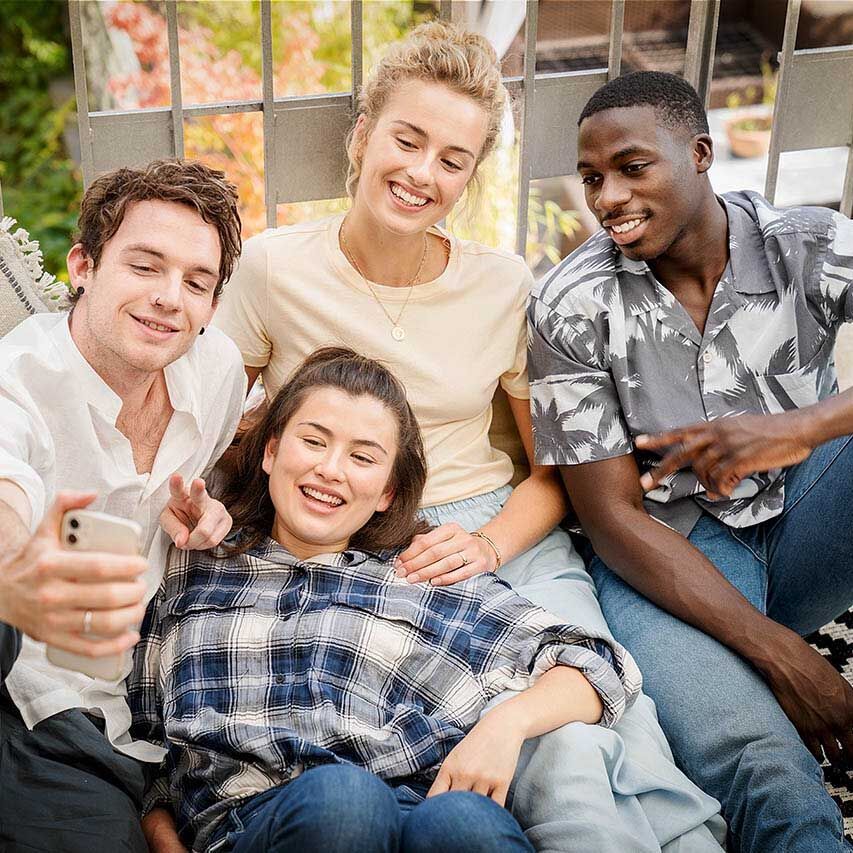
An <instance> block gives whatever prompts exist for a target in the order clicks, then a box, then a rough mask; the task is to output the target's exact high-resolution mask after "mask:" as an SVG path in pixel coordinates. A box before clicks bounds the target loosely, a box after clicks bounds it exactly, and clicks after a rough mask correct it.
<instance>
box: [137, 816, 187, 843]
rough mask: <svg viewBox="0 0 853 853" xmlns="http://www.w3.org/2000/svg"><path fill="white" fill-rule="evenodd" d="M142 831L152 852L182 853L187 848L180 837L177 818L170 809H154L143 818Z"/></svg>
mask: <svg viewBox="0 0 853 853" xmlns="http://www.w3.org/2000/svg"><path fill="white" fill-rule="evenodd" d="M142 833H143V834H144V835H145V840H146V841H147V842H148V848H149V850H151V851H152V853H181V851H185V850H186V848H185V847H184V845H183V844H182V843H181V841H180V839H179V838H178V833H177V830H176V829H175V819H174V817H172V813H171V812H170V811H169V810H168V809H164V808H156V809H152V810H151V811H150V812H149V813H148V814H147V815H145V817H144V818H142Z"/></svg>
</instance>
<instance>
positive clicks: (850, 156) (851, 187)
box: [0, 145, 853, 218]
mask: <svg viewBox="0 0 853 853" xmlns="http://www.w3.org/2000/svg"><path fill="white" fill-rule="evenodd" d="M2 203H3V199H2V198H0V216H2V215H3V208H2ZM838 209H839V210H840V211H841V212H842V213H843V214H844V215H845V216H846V217H848V218H849V217H853V145H851V146H850V149H849V151H848V152H847V169H846V170H845V172H844V185H843V187H842V190H841V204H840V206H839V208H838Z"/></svg>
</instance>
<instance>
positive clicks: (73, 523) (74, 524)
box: [68, 518, 80, 530]
mask: <svg viewBox="0 0 853 853" xmlns="http://www.w3.org/2000/svg"><path fill="white" fill-rule="evenodd" d="M68 524H69V526H70V527H72V528H73V529H74V530H76V529H77V528H78V527H79V526H80V522H79V521H77V519H76V518H72V519H71V521H69V522H68Z"/></svg>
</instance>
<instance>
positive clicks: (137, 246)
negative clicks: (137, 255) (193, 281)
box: [122, 243, 219, 278]
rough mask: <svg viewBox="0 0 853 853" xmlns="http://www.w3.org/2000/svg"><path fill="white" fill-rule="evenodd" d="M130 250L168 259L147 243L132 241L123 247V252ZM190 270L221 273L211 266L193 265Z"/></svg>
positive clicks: (214, 276) (162, 259) (213, 273)
mask: <svg viewBox="0 0 853 853" xmlns="http://www.w3.org/2000/svg"><path fill="white" fill-rule="evenodd" d="M128 252H142V253H143V254H145V255H152V256H153V257H155V258H157V260H160V261H165V260H166V256H165V255H164V254H163V253H162V252H158V251H157V249H155V248H153V247H151V246H146V245H145V243H132V244H131V245H130V246H125V247H124V249H122V254H126V253H128ZM190 272H195V273H202V274H203V275H209V276H212V277H213V278H216V277H218V275H219V273H217V272H214V271H213V270H212V269H210V267H204V266H196V267H193V268H192V269H191V270H190Z"/></svg>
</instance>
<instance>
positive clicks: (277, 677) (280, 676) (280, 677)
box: [275, 675, 284, 684]
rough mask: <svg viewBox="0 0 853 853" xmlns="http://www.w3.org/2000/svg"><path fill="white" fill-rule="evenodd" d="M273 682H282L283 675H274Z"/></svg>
mask: <svg viewBox="0 0 853 853" xmlns="http://www.w3.org/2000/svg"><path fill="white" fill-rule="evenodd" d="M275 683H276V684H284V676H283V675H277V676H276V677H275Z"/></svg>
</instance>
